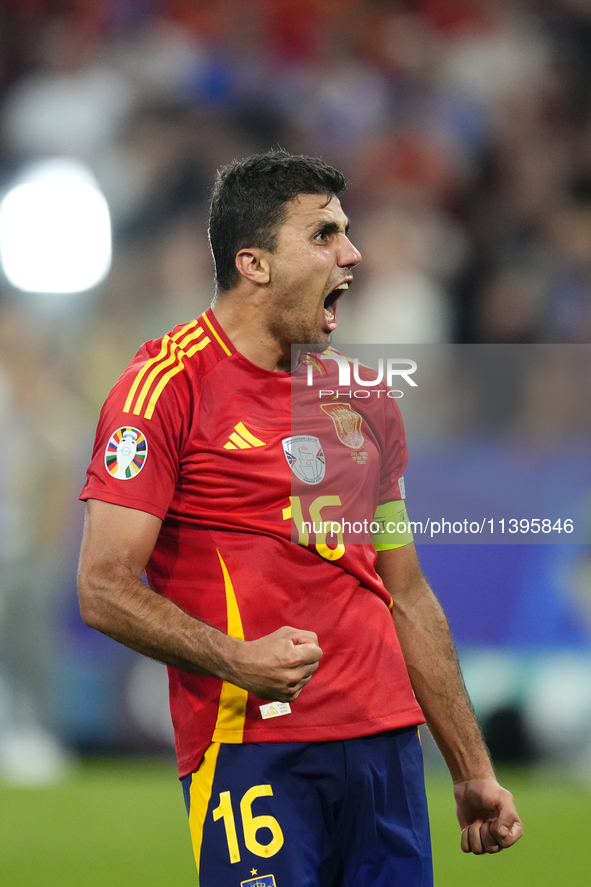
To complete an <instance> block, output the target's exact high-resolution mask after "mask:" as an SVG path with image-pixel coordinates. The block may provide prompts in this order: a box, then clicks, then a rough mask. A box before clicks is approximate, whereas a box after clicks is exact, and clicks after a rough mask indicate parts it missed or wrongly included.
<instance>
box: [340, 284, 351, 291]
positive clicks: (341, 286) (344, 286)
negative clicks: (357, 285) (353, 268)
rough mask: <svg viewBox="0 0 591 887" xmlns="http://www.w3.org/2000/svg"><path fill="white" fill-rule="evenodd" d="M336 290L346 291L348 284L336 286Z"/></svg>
mask: <svg viewBox="0 0 591 887" xmlns="http://www.w3.org/2000/svg"><path fill="white" fill-rule="evenodd" d="M337 289H338V290H348V289H349V284H348V283H341V284H340V285H339V286H337Z"/></svg>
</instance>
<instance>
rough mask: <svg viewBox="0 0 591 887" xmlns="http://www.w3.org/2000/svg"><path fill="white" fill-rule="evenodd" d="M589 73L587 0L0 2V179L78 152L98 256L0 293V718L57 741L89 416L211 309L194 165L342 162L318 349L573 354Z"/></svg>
mask: <svg viewBox="0 0 591 887" xmlns="http://www.w3.org/2000/svg"><path fill="white" fill-rule="evenodd" d="M590 84H591V4H589V2H588V0H2V3H1V4H0V190H1V189H6V188H7V187H8V186H9V184H10V182H11V181H13V180H14V178H15V176H17V175H18V173H19V170H20V169H22V168H23V166H24V165H26V164H27V163H29V162H31V161H34V160H36V159H41V158H47V157H54V156H61V157H64V156H65V157H73V158H77V159H79V160H81V161H83V162H85V163H86V164H87V165H88V166H89V168H90V169H91V170H92V172H93V174H94V176H95V177H96V179H97V180H98V182H99V184H100V187H101V189H102V191H103V193H104V194H105V196H106V198H107V201H108V204H109V208H110V212H111V218H112V224H113V266H112V269H111V272H110V274H109V276H108V277H107V279H106V280H105V281H104V282H103V283H102V284H100V285H99V286H98V287H96V288H95V289H94V290H93V291H92V292H90V293H87V294H85V295H83V296H81V297H79V298H78V297H72V298H70V299H68V300H67V301H65V302H60V303H59V304H55V305H54V304H51V305H50V304H49V303H47V304H45V303H44V302H43V299H42V298H41V297H31V296H27V295H26V294H23V293H20V292H18V291H15V290H14V289H13V288H11V287H10V286H9V285H8V283H6V282H2V281H0V569H1V570H2V580H1V581H0V731H1V728H2V717H4V718H5V720H6V722H7V723H8V722H9V721H10V723H16V722H17V721H18V720H19V718H20V721H21V722H22V723H25V722H26V723H27V724H28V725H29V727H28V728H27V729H29V728H30V729H29V732H30V733H31V735H32V733H34V732H35V730H38V732H39V731H40V732H43V730H47V731H49V732H51V731H52V730H53V729H55V725H52V724H51V719H52V714H51V711H52V708H51V705H50V704H49V703H48V700H50V699H51V692H52V690H51V687H49V686H48V681H49V676H51V674H52V670H51V667H50V660H51V657H52V655H55V644H54V643H53V642H52V636H53V632H54V631H55V626H56V624H57V620H58V618H59V613H60V606H59V601H60V600H61V599H62V597H63V594H64V588H65V587H66V586H67V587H68V588H69V589H70V588H71V587H72V584H73V579H72V576H73V564H74V562H75V551H76V547H77V543H78V540H79V532H80V527H79V524H80V514H81V512H80V511H75V510H74V507H73V505H72V503H73V502H75V498H76V495H77V492H78V490H79V487H80V486H81V483H82V478H83V472H84V468H85V466H86V464H87V462H88V457H89V448H90V445H91V440H92V434H93V429H94V423H95V421H96V415H97V411H98V408H99V407H100V404H101V403H102V401H103V399H104V397H105V395H106V393H107V391H108V389H109V387H110V385H111V384H112V383H113V382H114V381H115V379H116V378H117V376H118V375H119V373H120V372H121V370H122V369H123V368H124V366H125V365H126V363H127V362H128V360H129V359H130V357H131V356H132V355H133V353H134V352H135V350H136V349H137V348H138V347H139V345H140V344H141V342H143V341H144V340H145V339H146V338H150V337H153V336H158V335H161V334H162V333H163V332H165V331H166V330H167V329H170V328H171V327H172V326H174V325H175V324H177V323H179V322H181V321H186V320H188V319H190V318H191V317H194V316H195V315H196V314H197V313H200V312H201V311H202V310H204V309H205V308H206V307H207V305H208V304H209V302H210V300H211V296H212V292H213V275H212V266H211V260H210V257H209V252H208V248H207V238H206V220H207V201H208V195H209V190H210V187H211V183H212V180H213V176H214V173H215V170H216V169H217V168H218V167H219V166H220V165H222V164H224V163H226V162H229V161H230V160H232V159H234V158H236V157H242V156H246V155H248V154H249V153H252V152H254V151H257V150H265V149H268V148H269V147H273V146H276V145H281V146H283V147H285V148H287V149H289V150H292V151H295V152H305V153H312V154H320V155H321V156H322V157H323V158H324V159H325V160H327V161H328V162H331V163H333V164H334V165H335V166H337V167H339V168H341V169H342V170H343V171H344V173H345V174H346V176H347V178H348V180H349V182H350V186H349V190H348V192H347V194H346V195H345V197H344V205H345V209H346V211H347V213H348V214H349V215H350V217H351V219H352V229H351V230H352V235H351V236H352V239H353V240H354V242H355V243H356V244H357V245H358V246H359V248H360V249H361V251H362V253H363V255H364V261H363V263H362V265H361V266H360V268H359V271H358V273H357V275H356V282H355V285H354V288H353V289H352V290H351V292H350V294H349V302H348V303H346V302H345V301H343V302H342V303H341V306H342V307H341V311H340V318H339V319H340V323H339V331H338V337H337V338H336V339H335V341H340V342H375V343H379V342H390V343H397V342H400V343H404V342H406V343H430V342H464V343H466V342H473V343H480V342H482V343H544V342H560V343H589V342H591V298H590V295H591V87H590ZM27 613H28V617H30V618H28V617H27V620H28V621H27V625H29V635H30V636H27V637H26V638H25V640H24V641H23V639H22V638H21V639H20V640H19V642H18V643H17V642H16V641H15V638H14V636H13V633H12V630H11V627H12V626H14V625H15V624H17V621H18V619H19V618H20V617H21V616H23V614H24V616H26V615H27ZM19 614H20V616H19ZM36 639H37V640H36ZM23 645H24V646H25V647H26V651H27V657H23ZM17 647H18V648H19V649H16V648H17ZM52 651H53V653H52ZM24 658H28V667H27V668H23V666H22V663H23V659H24ZM17 673H18V675H19V678H18V680H19V681H20V684H21V686H20V687H19V688H18V690H17V691H16V692H15V691H14V688H12V689H11V688H10V686H9V685H8V683H6V687H5V688H4V691H3V686H4V685H3V684H2V675H3V674H4V675H6V674H13V675H14V674H17ZM7 688H8V689H7ZM3 692H4V696H3ZM11 694H12V695H11ZM3 700H4V701H3ZM3 712H4V715H3ZM19 712H20V714H19ZM15 713H16V714H15ZM23 729H24V728H23ZM0 756H1V750H0Z"/></svg>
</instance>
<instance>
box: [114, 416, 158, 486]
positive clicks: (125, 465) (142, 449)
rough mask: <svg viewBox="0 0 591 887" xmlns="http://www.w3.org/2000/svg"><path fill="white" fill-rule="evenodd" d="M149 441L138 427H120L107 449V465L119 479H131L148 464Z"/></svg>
mask: <svg viewBox="0 0 591 887" xmlns="http://www.w3.org/2000/svg"><path fill="white" fill-rule="evenodd" d="M147 455H148V441H147V440H146V438H145V437H144V435H143V434H142V432H141V431H138V429H137V428H130V427H129V426H126V427H124V428H118V429H117V431H115V433H114V434H112V435H111V438H110V440H109V443H108V444H107V449H106V450H105V466H106V468H107V471H108V472H109V474H111V475H112V476H113V477H116V478H118V479H119V480H131V478H132V477H136V475H138V474H139V473H140V471H141V470H142V468H143V467H144V465H145V464H146V457H147Z"/></svg>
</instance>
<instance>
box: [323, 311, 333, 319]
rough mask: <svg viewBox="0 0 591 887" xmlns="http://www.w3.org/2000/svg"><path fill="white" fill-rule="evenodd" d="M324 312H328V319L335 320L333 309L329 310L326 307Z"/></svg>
mask: <svg viewBox="0 0 591 887" xmlns="http://www.w3.org/2000/svg"><path fill="white" fill-rule="evenodd" d="M324 313H325V314H326V319H327V320H334V314H333V313H332V311H329V310H328V308H325V309H324Z"/></svg>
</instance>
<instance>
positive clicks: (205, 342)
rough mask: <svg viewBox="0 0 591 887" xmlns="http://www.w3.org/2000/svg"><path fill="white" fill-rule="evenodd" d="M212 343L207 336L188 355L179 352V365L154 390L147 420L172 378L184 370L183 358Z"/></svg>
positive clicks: (147, 408)
mask: <svg viewBox="0 0 591 887" xmlns="http://www.w3.org/2000/svg"><path fill="white" fill-rule="evenodd" d="M210 341H211V339H210V338H209V337H208V336H206V337H205V339H201V341H200V342H197V344H196V345H193V347H192V348H189V350H188V351H187V352H186V353H185V352H184V351H179V353H178V361H179V362H178V365H177V366H175V367H173V368H172V369H171V370H169V371H168V372H167V373H165V374H164V376H162V378H161V379H160V381H159V382H158V384H157V386H156V387H155V388H154V391H153V392H152V397H151V398H150V400H149V402H148V406H147V407H146V412H145V413H144V416H145V418H146V419H151V418H152V415H153V413H154V409H155V408H156V403H157V402H158V398H159V397H160V395H161V394H162V392H163V391H164V389H165V388H166V386H167V385H168V383H169V382H170V380H171V379H172V377H173V376H176V374H177V373H180V372H181V370H184V368H185V364H184V363H183V357H193V355H194V354H196V353H197V352H198V351H201V349H202V348H205V346H206V345H209V343H210ZM134 412H135V411H134Z"/></svg>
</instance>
